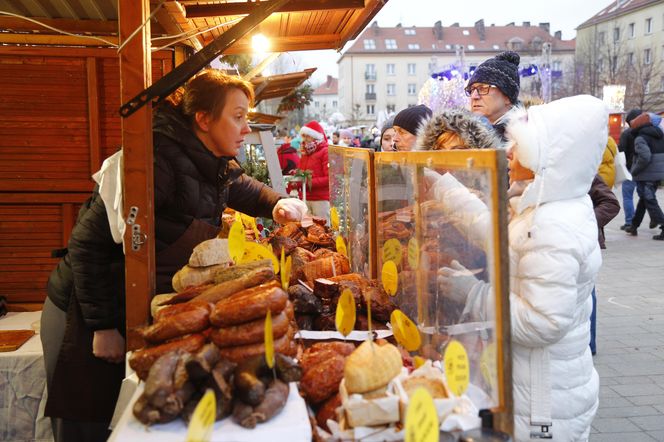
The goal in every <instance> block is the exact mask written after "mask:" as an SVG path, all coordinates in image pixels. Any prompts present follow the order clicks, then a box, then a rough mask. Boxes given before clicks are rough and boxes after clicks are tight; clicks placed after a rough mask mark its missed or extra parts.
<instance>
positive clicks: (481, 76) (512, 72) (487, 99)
mask: <svg viewBox="0 0 664 442" xmlns="http://www.w3.org/2000/svg"><path fill="white" fill-rule="evenodd" d="M519 61H520V57H519V54H517V53H516V52H511V51H507V52H503V53H500V54H498V55H496V56H495V57H493V58H490V59H488V60H486V61H485V62H484V63H482V64H481V65H479V66H478V67H477V69H475V72H473V75H472V77H470V80H468V86H466V95H468V96H469V97H470V110H471V111H472V112H473V113H475V114H479V115H483V116H485V117H486V118H488V119H489V121H490V122H491V124H494V125H495V124H496V121H497V120H498V119H499V118H500V117H502V116H503V115H505V113H507V111H508V110H510V109H511V108H512V106H514V105H515V104H516V103H517V102H518V101H519V89H520V87H521V84H520V81H519ZM497 129H498V128H497ZM500 132H502V131H500ZM501 135H502V133H501Z"/></svg>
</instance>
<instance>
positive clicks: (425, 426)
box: [406, 387, 440, 442]
mask: <svg viewBox="0 0 664 442" xmlns="http://www.w3.org/2000/svg"><path fill="white" fill-rule="evenodd" d="M439 436H440V424H439V423H438V412H437V411H436V407H435V406H434V404H433V399H432V398H431V395H430V394H429V392H428V391H426V390H425V389H424V388H421V387H420V388H418V389H417V390H415V393H414V394H413V396H411V398H410V400H409V401H408V409H407V410H406V442H438V438H439Z"/></svg>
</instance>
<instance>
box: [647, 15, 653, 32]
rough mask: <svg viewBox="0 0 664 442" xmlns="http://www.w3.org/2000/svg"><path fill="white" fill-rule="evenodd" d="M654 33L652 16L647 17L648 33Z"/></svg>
mask: <svg viewBox="0 0 664 442" xmlns="http://www.w3.org/2000/svg"><path fill="white" fill-rule="evenodd" d="M651 33H652V18H646V34H651Z"/></svg>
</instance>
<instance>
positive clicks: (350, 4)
mask: <svg viewBox="0 0 664 442" xmlns="http://www.w3.org/2000/svg"><path fill="white" fill-rule="evenodd" d="M272 1H273V0H268V1H261V2H258V1H256V2H233V3H222V4H204V5H187V6H185V8H186V11H187V12H186V14H187V18H203V17H223V16H231V15H247V14H249V13H251V12H252V11H253V10H255V9H256V8H257V7H258V6H259V5H264V4H266V3H271V2H272ZM362 8H364V0H293V1H291V2H289V3H288V4H286V5H284V6H282V7H281V8H278V9H277V11H276V12H311V11H326V10H328V11H329V10H335V9H362Z"/></svg>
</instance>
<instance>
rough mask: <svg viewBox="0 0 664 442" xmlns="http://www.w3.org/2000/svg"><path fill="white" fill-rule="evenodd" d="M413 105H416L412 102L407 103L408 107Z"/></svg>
mask: <svg viewBox="0 0 664 442" xmlns="http://www.w3.org/2000/svg"><path fill="white" fill-rule="evenodd" d="M415 106H417V105H416V104H414V103H408V107H415Z"/></svg>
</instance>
